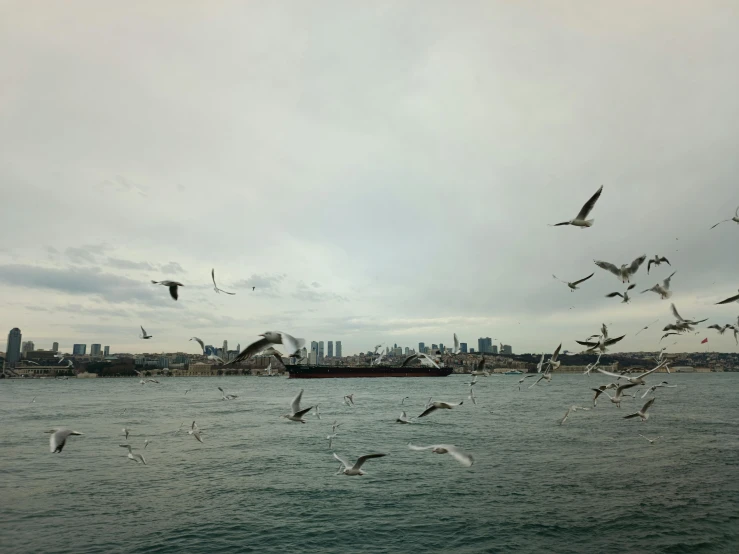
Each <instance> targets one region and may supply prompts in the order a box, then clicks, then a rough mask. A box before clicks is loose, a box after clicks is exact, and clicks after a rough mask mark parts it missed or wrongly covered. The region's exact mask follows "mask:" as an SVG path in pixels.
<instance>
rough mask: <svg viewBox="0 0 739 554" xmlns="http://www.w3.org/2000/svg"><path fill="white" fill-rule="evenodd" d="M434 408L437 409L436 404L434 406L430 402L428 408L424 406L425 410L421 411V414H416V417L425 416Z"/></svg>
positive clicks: (433, 410)
mask: <svg viewBox="0 0 739 554" xmlns="http://www.w3.org/2000/svg"><path fill="white" fill-rule="evenodd" d="M436 410H437V408H436V406H434V405H433V404H432V405H431V406H429V407H428V408H426V409H425V410H424V411H423V413H422V414H421V415H420V416H418V417H426V416H427V415H429V414H430V413H432V412H435V411H436Z"/></svg>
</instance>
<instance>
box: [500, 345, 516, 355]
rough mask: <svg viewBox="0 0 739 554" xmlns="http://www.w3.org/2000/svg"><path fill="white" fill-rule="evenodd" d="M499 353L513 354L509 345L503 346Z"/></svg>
mask: <svg viewBox="0 0 739 554" xmlns="http://www.w3.org/2000/svg"><path fill="white" fill-rule="evenodd" d="M500 353H501V354H513V348H512V347H511V345H510V344H504V345H503V348H502V350H501V351H500Z"/></svg>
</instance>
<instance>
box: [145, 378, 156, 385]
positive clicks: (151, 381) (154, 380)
mask: <svg viewBox="0 0 739 554" xmlns="http://www.w3.org/2000/svg"><path fill="white" fill-rule="evenodd" d="M145 382H146V383H156V384H157V385H158V384H159V381H157V380H156V379H147V380H146V381H145Z"/></svg>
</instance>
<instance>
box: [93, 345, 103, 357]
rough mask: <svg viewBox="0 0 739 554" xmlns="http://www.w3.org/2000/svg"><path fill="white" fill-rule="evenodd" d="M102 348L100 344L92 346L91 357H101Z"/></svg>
mask: <svg viewBox="0 0 739 554" xmlns="http://www.w3.org/2000/svg"><path fill="white" fill-rule="evenodd" d="M101 348H102V347H101V346H100V345H99V344H91V345H90V356H91V357H93V358H97V357H99V356H100V351H101Z"/></svg>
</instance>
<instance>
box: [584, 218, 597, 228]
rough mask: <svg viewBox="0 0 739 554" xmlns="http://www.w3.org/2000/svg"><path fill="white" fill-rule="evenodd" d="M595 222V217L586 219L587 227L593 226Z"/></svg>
mask: <svg viewBox="0 0 739 554" xmlns="http://www.w3.org/2000/svg"><path fill="white" fill-rule="evenodd" d="M593 223H595V220H594V219H586V220H585V227H592V226H593Z"/></svg>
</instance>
